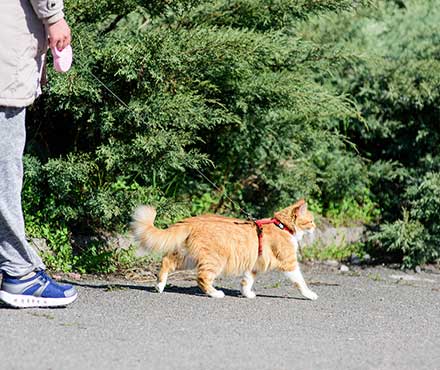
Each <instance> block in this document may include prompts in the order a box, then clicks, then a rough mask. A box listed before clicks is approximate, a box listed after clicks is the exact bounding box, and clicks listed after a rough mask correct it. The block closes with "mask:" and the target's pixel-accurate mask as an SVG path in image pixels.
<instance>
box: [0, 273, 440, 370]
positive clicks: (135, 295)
mask: <svg viewBox="0 0 440 370" xmlns="http://www.w3.org/2000/svg"><path fill="white" fill-rule="evenodd" d="M303 271H304V275H305V277H306V279H307V281H309V282H311V288H312V289H313V290H314V291H315V292H316V293H318V295H319V298H318V300H317V301H314V302H312V301H306V300H302V299H301V297H300V295H299V294H298V293H297V291H296V290H295V289H293V288H291V287H290V286H289V284H288V283H287V282H286V281H284V280H283V279H282V276H281V275H278V274H276V273H273V274H272V273H271V274H267V275H262V276H260V277H259V278H258V280H257V283H256V289H257V294H258V297H257V298H256V299H255V300H249V299H245V298H241V297H239V294H238V290H237V285H238V280H237V279H222V280H220V281H219V282H218V284H217V285H220V286H222V287H224V288H226V289H224V290H225V293H226V294H227V297H226V298H224V299H222V300H218V299H213V298H207V297H205V296H202V295H200V293H199V290H198V288H196V287H195V283H194V282H193V281H189V280H182V279H178V277H179V276H176V277H175V280H173V279H171V280H170V283H171V284H172V286H171V287H170V288H168V289H166V290H165V293H164V294H163V295H159V294H157V293H155V292H154V291H153V285H154V284H153V283H151V282H150V283H143V284H140V283H130V282H126V281H125V282H123V281H122V282H118V283H116V282H115V281H112V282H103V281H98V280H91V281H78V282H77V284H78V290H79V293H80V298H79V299H78V301H77V302H75V303H74V304H73V305H72V306H70V307H68V308H65V309H27V310H16V309H8V308H5V307H1V308H0V322H1V329H0V369H54V370H58V369H191V370H197V369H201V370H202V369H203V370H206V369H251V370H259V369H268V370H269V369H270V370H276V369H399V370H401V369H440V274H438V273H421V274H416V275H405V274H403V273H402V272H401V271H399V270H390V269H383V268H374V269H365V270H361V269H359V270H357V271H356V272H350V273H347V274H341V273H340V272H338V271H336V270H333V271H332V270H329V269H328V268H326V269H323V268H322V266H321V267H317V266H311V267H304V268H303ZM402 277H403V278H404V279H402V280H400V278H402ZM408 279H409V280H408Z"/></svg>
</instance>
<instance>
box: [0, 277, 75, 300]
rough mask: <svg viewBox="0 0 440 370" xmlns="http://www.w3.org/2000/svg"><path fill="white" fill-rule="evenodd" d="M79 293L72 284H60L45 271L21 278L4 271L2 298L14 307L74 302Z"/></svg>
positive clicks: (0, 296) (0, 295) (0, 292)
mask: <svg viewBox="0 0 440 370" xmlns="http://www.w3.org/2000/svg"><path fill="white" fill-rule="evenodd" d="M77 296H78V293H77V292H76V289H75V288H74V287H73V286H71V285H60V284H58V283H57V282H55V281H53V280H52V279H51V278H50V277H49V276H48V275H47V274H46V273H45V272H44V271H38V272H37V273H36V274H35V276H32V277H31V278H29V279H25V280H20V279H17V278H14V277H12V276H9V275H8V274H6V273H3V281H2V286H1V289H0V300H1V301H3V302H5V303H7V304H9V305H11V306H13V307H20V308H25V307H56V306H66V305H68V304H70V303H72V302H73V301H74V300H75V299H76V297H77Z"/></svg>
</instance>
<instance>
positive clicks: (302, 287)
mask: <svg viewBox="0 0 440 370" xmlns="http://www.w3.org/2000/svg"><path fill="white" fill-rule="evenodd" d="M284 275H285V276H286V277H287V278H288V279H289V280H290V281H291V282H292V283H293V284H295V285H296V286H297V287H298V288H299V291H300V292H301V294H302V295H303V296H304V297H306V298H307V299H311V300H312V301H314V300H315V299H317V298H318V295H317V294H316V293H315V292H313V291H312V290H310V289H309V287H308V286H307V284H306V282H305V280H304V277H303V276H302V273H301V270H300V268H299V266H298V265H297V266H296V267H295V268H294V269H293V270H292V271H285V272H284Z"/></svg>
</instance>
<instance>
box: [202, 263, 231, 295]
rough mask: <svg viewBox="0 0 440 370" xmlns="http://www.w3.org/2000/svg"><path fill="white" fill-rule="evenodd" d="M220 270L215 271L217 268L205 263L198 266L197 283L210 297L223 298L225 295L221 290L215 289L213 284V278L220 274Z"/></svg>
mask: <svg viewBox="0 0 440 370" xmlns="http://www.w3.org/2000/svg"><path fill="white" fill-rule="evenodd" d="M220 272H221V271H217V269H212V268H209V267H207V266H205V265H199V267H198V271H197V284H198V285H199V288H200V289H201V290H203V292H205V293H206V294H207V295H209V296H210V297H213V298H223V297H224V296H225V293H223V291H221V290H217V289H215V288H214V286H213V283H214V279H215V278H216V277H217V276H218V275H220Z"/></svg>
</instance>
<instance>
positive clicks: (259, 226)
mask: <svg viewBox="0 0 440 370" xmlns="http://www.w3.org/2000/svg"><path fill="white" fill-rule="evenodd" d="M254 222H255V225H257V234H258V256H261V255H262V254H263V225H267V224H275V225H276V226H278V227H279V228H280V229H281V230H285V231H287V232H288V233H290V235H293V234H295V233H294V232H293V231H292V230H290V229H289V228H288V227H287V226H286V225H284V224H283V223H282V222H281V221H280V220H278V219H277V218H275V217H273V218H264V219H262V220H256V221H254Z"/></svg>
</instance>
